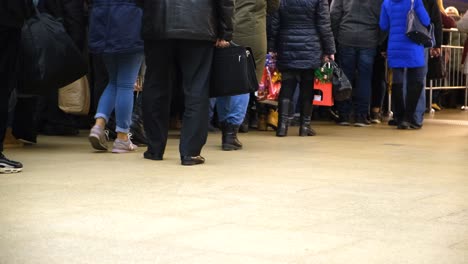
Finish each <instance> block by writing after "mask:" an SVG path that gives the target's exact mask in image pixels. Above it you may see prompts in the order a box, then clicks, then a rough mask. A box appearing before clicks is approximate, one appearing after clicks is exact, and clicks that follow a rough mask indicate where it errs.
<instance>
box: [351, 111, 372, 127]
mask: <svg viewBox="0 0 468 264" xmlns="http://www.w3.org/2000/svg"><path fill="white" fill-rule="evenodd" d="M370 124H371V122H370V121H369V120H368V119H367V115H363V114H358V115H356V118H355V120H354V126H357V127H367V126H370Z"/></svg>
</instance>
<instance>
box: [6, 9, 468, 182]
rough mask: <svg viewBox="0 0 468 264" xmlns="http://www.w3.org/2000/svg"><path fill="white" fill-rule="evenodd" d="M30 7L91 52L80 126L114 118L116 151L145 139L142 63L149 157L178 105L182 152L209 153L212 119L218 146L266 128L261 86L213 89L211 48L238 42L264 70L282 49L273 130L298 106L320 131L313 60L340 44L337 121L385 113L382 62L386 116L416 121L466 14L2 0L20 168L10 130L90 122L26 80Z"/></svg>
mask: <svg viewBox="0 0 468 264" xmlns="http://www.w3.org/2000/svg"><path fill="white" fill-rule="evenodd" d="M411 9H414V12H415V14H416V15H417V17H418V18H419V20H420V22H421V23H422V24H423V25H424V26H425V27H429V26H430V25H431V24H432V25H433V28H434V37H435V39H434V45H433V46H432V47H429V48H425V47H423V46H422V45H420V44H418V43H416V42H414V41H412V40H411V39H409V38H408V37H407V35H406V27H407V14H408V12H409V11H410V10H411ZM36 12H46V13H49V14H51V15H52V16H54V17H57V18H60V19H61V20H60V21H63V25H64V27H65V29H66V31H67V33H68V34H69V36H70V38H71V39H72V40H73V42H74V43H75V45H76V47H77V48H78V49H79V50H80V51H81V52H82V53H83V54H89V56H88V55H86V56H88V57H89V64H90V72H89V74H88V75H89V76H90V80H91V89H92V94H93V98H94V100H93V101H95V103H94V104H93V105H94V107H93V109H94V111H92V112H93V118H92V123H93V124H91V125H90V124H89V122H88V123H86V121H85V125H84V126H85V127H86V126H88V125H89V126H88V127H87V128H88V129H89V127H91V130H90V133H89V136H88V139H89V142H90V144H91V147H92V148H93V149H95V150H97V151H107V150H108V149H109V147H108V141H109V138H108V137H109V133H108V131H107V130H108V128H109V124H110V123H112V122H114V123H115V129H114V128H113V130H115V131H113V132H115V140H114V142H113V146H112V148H111V152H113V153H127V152H133V151H135V150H136V149H137V144H134V143H133V142H132V137H131V132H132V121H134V120H133V118H132V114H133V113H134V109H135V107H137V106H135V105H134V90H135V87H136V86H138V85H136V84H135V83H136V80H137V78H138V76H139V75H142V74H141V73H142V71H144V74H143V75H144V82H143V87H142V94H141V97H142V99H141V112H142V117H140V119H141V120H142V124H143V127H144V134H145V136H144V137H145V138H144V140H143V141H144V143H145V145H147V149H146V151H145V152H144V154H143V157H144V158H145V159H150V160H162V159H163V157H164V152H165V149H166V144H167V139H168V131H169V129H170V123H171V122H170V120H171V115H174V112H177V113H182V114H181V117H182V118H180V119H181V120H180V121H181V124H182V125H181V139H180V145H179V152H180V159H181V164H182V165H197V164H202V163H204V162H205V159H204V158H203V157H202V156H201V151H202V148H203V146H204V145H205V143H206V140H207V136H208V131H209V130H214V129H216V128H214V127H213V126H214V124H216V125H215V126H217V127H219V129H220V130H221V133H222V136H221V140H222V149H223V150H238V149H241V148H242V143H241V142H240V141H239V138H238V132H239V131H241V132H247V130H248V129H249V128H257V129H259V130H265V129H266V126H265V118H266V113H267V110H266V109H267V108H268V107H267V106H265V105H264V104H262V102H259V101H258V100H257V98H256V95H255V94H241V95H236V96H226V97H218V98H213V99H210V98H209V90H210V88H209V86H210V73H211V66H212V59H213V54H214V51H215V49H222V48H228V47H229V46H230V45H233V43H236V44H238V45H242V46H245V47H249V48H251V49H252V51H253V54H254V56H255V64H256V75H257V79H258V80H261V79H262V76H263V70H264V68H265V60H266V57H267V54H270V55H271V56H274V57H275V58H276V66H277V68H278V70H279V71H280V72H281V90H280V92H279V97H278V99H277V110H276V111H273V113H277V115H278V118H277V120H274V121H271V122H273V123H275V124H273V125H272V126H273V127H274V128H275V129H276V136H278V137H285V136H287V135H288V128H289V127H290V126H292V125H293V121H294V120H293V118H292V117H293V116H294V114H295V113H296V112H298V113H299V121H298V125H299V132H298V134H299V136H315V135H316V134H317V132H316V131H315V130H314V129H313V128H312V126H311V120H312V119H313V110H314V106H313V105H312V102H313V100H314V83H315V77H316V76H314V71H315V70H316V69H318V68H320V67H321V66H322V65H323V64H324V63H325V62H329V61H334V60H335V57H336V61H337V63H338V65H339V66H340V67H341V68H342V70H343V72H344V73H345V75H346V76H347V78H348V79H349V80H350V81H351V83H352V84H353V96H352V98H350V99H348V100H345V101H340V102H335V106H334V108H333V111H332V112H333V113H334V114H335V118H336V120H335V121H336V123H337V124H338V125H343V126H348V125H351V124H353V125H354V126H357V127H366V126H369V125H371V124H372V123H380V122H381V121H382V108H383V101H384V97H385V90H386V89H387V87H386V86H387V85H386V82H385V78H384V77H385V64H386V63H388V67H389V68H391V69H392V72H393V80H392V87H391V88H392V95H393V98H394V100H393V102H394V105H393V112H394V116H393V119H392V120H390V121H389V125H395V126H397V128H398V129H420V128H421V127H422V125H423V116H424V112H425V111H426V99H425V96H426V93H425V86H426V74H427V71H428V59H429V57H431V58H434V57H439V56H441V54H442V50H441V47H442V45H443V44H447V42H446V41H445V40H444V35H443V31H442V29H443V28H453V27H457V25H458V27H459V29H460V31H467V32H468V16H467V15H465V16H463V17H461V16H460V14H459V13H458V10H456V9H455V8H454V7H449V8H447V9H445V8H444V7H443V0H216V1H212V0H196V1H193V0H190V1H188V0H187V1H186V0H180V1H174V0H88V1H86V0H58V1H56V0H25V1H18V0H4V1H2V2H1V3H0V50H1V54H0V76H1V79H2V80H4V81H3V82H2V85H1V87H0V101H1V102H0V153H1V154H0V172H1V173H12V172H19V171H21V170H22V168H23V165H22V164H21V163H20V162H17V161H13V160H10V159H8V158H6V157H5V156H4V155H3V144H2V143H3V141H4V138H5V133H6V132H7V131H9V133H12V134H13V136H14V137H16V138H17V139H21V140H23V141H26V142H30V143H35V142H36V134H37V131H38V132H39V133H43V134H47V135H76V134H77V133H78V128H83V125H80V124H79V121H80V119H79V118H77V117H74V116H71V115H69V114H66V113H64V112H63V111H62V110H61V109H59V107H58V103H57V102H58V89H59V88H60V87H50V89H48V92H47V93H45V94H41V95H40V96H34V95H29V94H23V93H22V91H24V90H27V89H26V88H28V87H23V86H24V85H23V84H22V83H23V82H22V79H24V78H27V76H23V74H22V71H21V68H22V65H21V29H22V27H23V25H24V24H25V21H27V20H28V19H29V18H31V17H32V16H33V15H34V14H35V13H36ZM462 41H463V40H459V43H460V45H461V43H462ZM466 46H468V41H467V42H466V43H465V47H466ZM467 50H468V49H467ZM463 57H464V58H465V57H466V53H464V55H463ZM464 58H463V59H464ZM70 63H73V62H70ZM142 65H144V70H142ZM140 88H141V87H140ZM296 90H297V91H298V92H296ZM12 94H13V96H12ZM296 94H298V96H295V95H296ZM13 99H14V100H13ZM32 106H34V107H33V108H31V107H32ZM174 106H177V107H174ZM174 109H175V110H174ZM296 109H297V110H296ZM37 113H39V114H37ZM215 117H216V118H217V120H214V118H215ZM257 122H258V123H257ZM271 122H270V123H271ZM8 127H12V128H13V130H11V129H10V130H7V128H8ZM11 131H13V132H11Z"/></svg>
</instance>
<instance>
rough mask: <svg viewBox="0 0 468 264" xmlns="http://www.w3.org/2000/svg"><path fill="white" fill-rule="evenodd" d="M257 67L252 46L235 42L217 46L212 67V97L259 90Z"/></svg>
mask: <svg viewBox="0 0 468 264" xmlns="http://www.w3.org/2000/svg"><path fill="white" fill-rule="evenodd" d="M255 68H256V67H255V59H254V56H253V53H252V50H251V49H250V48H245V47H242V46H238V45H236V44H234V43H231V45H230V46H229V47H227V48H216V49H215V52H214V56H213V64H212V69H211V84H210V85H211V87H210V97H221V96H232V95H240V94H246V93H252V92H255V91H257V90H258V80H257V75H256V73H255Z"/></svg>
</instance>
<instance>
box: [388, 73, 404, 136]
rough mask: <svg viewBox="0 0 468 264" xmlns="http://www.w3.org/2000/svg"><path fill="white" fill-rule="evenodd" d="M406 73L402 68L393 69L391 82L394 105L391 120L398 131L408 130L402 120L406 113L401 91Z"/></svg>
mask: <svg viewBox="0 0 468 264" xmlns="http://www.w3.org/2000/svg"><path fill="white" fill-rule="evenodd" d="M405 78H406V73H405V69H404V68H393V82H392V99H393V100H392V101H393V105H394V109H393V113H394V114H393V118H394V119H395V121H396V123H397V125H398V128H399V129H406V128H408V124H407V122H406V121H405V120H404V115H405V112H406V104H405V95H404V91H403V84H404V79H405Z"/></svg>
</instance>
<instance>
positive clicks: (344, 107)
mask: <svg viewBox="0 0 468 264" xmlns="http://www.w3.org/2000/svg"><path fill="white" fill-rule="evenodd" d="M338 54H339V55H338V62H339V65H340V67H341V69H342V70H343V72H344V74H345V75H346V77H348V79H349V81H350V82H351V84H353V85H354V80H355V76H356V68H357V63H358V60H357V49H356V48H353V47H347V46H341V47H340V48H339V52H338ZM356 92H357V91H356V85H354V87H353V95H354V94H356ZM336 109H337V110H338V114H339V118H338V120H337V123H338V124H339V125H343V126H348V125H349V124H350V122H349V121H350V115H351V110H352V99H348V100H345V101H341V102H337V103H336Z"/></svg>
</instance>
